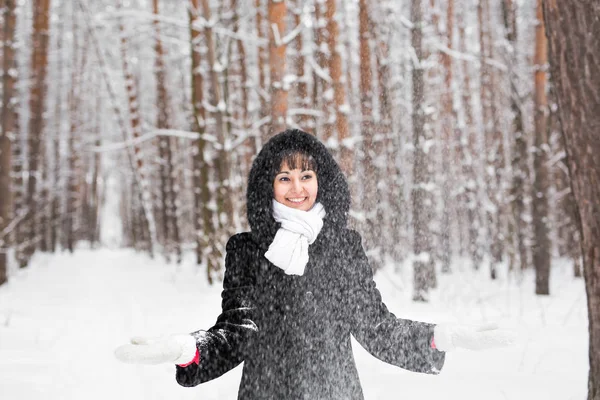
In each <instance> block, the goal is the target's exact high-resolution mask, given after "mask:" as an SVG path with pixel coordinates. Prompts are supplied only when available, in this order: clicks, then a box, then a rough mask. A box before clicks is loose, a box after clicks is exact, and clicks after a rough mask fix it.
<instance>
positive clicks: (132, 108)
mask: <svg viewBox="0 0 600 400" xmlns="http://www.w3.org/2000/svg"><path fill="white" fill-rule="evenodd" d="M119 7H120V3H119ZM119 33H120V42H121V48H120V50H121V63H122V67H123V75H124V77H125V89H126V94H127V105H128V111H129V126H130V129H131V133H132V136H133V139H137V138H139V137H140V136H141V135H142V125H141V123H142V121H141V116H140V112H139V104H140V102H139V98H138V93H137V88H136V85H135V79H134V77H133V74H132V72H131V67H130V65H129V60H128V56H127V50H128V49H127V47H128V42H127V34H126V32H125V27H124V25H123V23H122V22H121V23H119ZM133 154H134V165H133V168H134V170H133V174H134V175H135V176H136V178H137V182H138V183H139V185H138V186H139V188H138V190H139V191H138V197H139V199H140V206H141V210H142V211H143V212H142V214H141V215H140V217H141V220H140V226H139V228H140V230H141V231H146V233H144V234H140V238H147V239H148V241H147V242H145V243H143V247H144V248H145V249H146V250H147V251H148V252H149V253H150V256H151V257H153V256H154V246H155V244H156V222H155V219H154V210H153V207H152V194H151V192H150V185H149V182H148V176H147V174H146V171H145V168H146V167H145V165H144V156H143V154H142V149H141V147H140V145H139V144H136V145H134V149H133ZM142 240H143V239H142Z"/></svg>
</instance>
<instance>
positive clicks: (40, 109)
mask: <svg viewBox="0 0 600 400" xmlns="http://www.w3.org/2000/svg"><path fill="white" fill-rule="evenodd" d="M32 6H33V31H32V46H33V49H32V54H31V71H30V78H29V81H30V90H29V113H30V118H29V135H28V156H27V159H28V164H27V167H28V168H27V199H26V202H27V227H26V240H27V242H26V245H25V249H24V255H25V262H26V263H27V262H29V259H30V258H31V256H32V255H33V253H34V251H35V248H36V245H37V241H38V238H39V231H38V213H37V211H38V210H37V208H38V206H40V204H38V199H37V196H38V194H39V193H38V189H39V188H38V180H40V178H41V174H40V172H41V171H39V168H40V166H41V161H42V160H41V157H42V148H41V144H42V137H43V132H44V112H45V107H46V75H47V68H48V43H49V36H50V0H39V1H36V2H33V3H32Z"/></svg>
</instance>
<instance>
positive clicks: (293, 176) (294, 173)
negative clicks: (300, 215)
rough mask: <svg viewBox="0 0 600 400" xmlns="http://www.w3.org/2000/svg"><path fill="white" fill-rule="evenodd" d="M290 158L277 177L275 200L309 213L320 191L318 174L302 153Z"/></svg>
mask: <svg viewBox="0 0 600 400" xmlns="http://www.w3.org/2000/svg"><path fill="white" fill-rule="evenodd" d="M289 158H291V160H290V161H287V160H285V159H284V161H283V162H282V164H281V168H280V170H279V173H278V174H277V175H276V176H275V181H274V182H273V192H274V197H275V200H276V201H277V202H279V203H281V204H283V205H285V206H288V207H291V208H295V209H297V210H302V211H308V210H310V209H311V208H312V207H313V205H314V204H315V201H316V199H317V192H318V189H319V184H318V181H317V174H316V172H315V171H314V170H313V168H315V167H312V168H311V166H310V163H311V162H310V159H309V158H308V157H307V156H306V155H303V154H301V153H297V154H294V155H292V156H291V157H289ZM303 159H304V160H303ZM313 163H314V161H313ZM305 164H306V165H305ZM299 167H301V168H299Z"/></svg>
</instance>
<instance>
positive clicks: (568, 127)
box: [544, 0, 600, 400]
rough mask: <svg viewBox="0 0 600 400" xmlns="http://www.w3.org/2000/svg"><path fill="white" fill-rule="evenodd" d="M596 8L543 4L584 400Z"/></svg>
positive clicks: (597, 299) (593, 361)
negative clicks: (572, 227)
mask: <svg viewBox="0 0 600 400" xmlns="http://www.w3.org/2000/svg"><path fill="white" fill-rule="evenodd" d="M598 15H600V4H599V3H598V2H597V1H580V2H563V1H556V0H545V1H544V18H545V24H546V27H547V32H546V33H547V35H548V42H549V52H550V57H549V60H550V66H551V74H552V76H553V81H554V83H555V85H556V86H555V87H556V93H557V98H558V110H559V115H560V122H561V126H562V132H563V137H564V140H565V148H566V151H567V159H568V166H569V175H570V177H571V187H572V189H573V194H574V196H575V199H576V201H577V205H578V211H579V212H578V215H579V222H580V229H581V239H582V240H581V248H582V254H583V271H584V276H585V285H586V292H587V309H588V330H589V360H590V369H589V378H588V397H587V398H588V400H600V276H599V274H598V271H600V186H599V185H598V182H600V158H599V157H598V154H600V141H598V127H599V126H600V113H598V110H600V46H598V38H600V24H599V23H598Z"/></svg>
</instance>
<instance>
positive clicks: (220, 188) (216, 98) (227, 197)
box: [201, 0, 234, 273]
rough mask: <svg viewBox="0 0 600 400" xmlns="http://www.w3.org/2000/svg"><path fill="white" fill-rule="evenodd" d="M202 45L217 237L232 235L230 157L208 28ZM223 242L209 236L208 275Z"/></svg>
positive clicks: (207, 13) (207, 15) (204, 2)
mask: <svg viewBox="0 0 600 400" xmlns="http://www.w3.org/2000/svg"><path fill="white" fill-rule="evenodd" d="M201 5H202V11H203V14H204V18H206V19H207V20H210V19H211V10H210V5H209V2H208V0H201ZM204 35H205V39H206V40H205V43H206V47H207V62H208V69H209V71H210V83H211V93H212V98H211V100H212V103H213V104H212V106H213V108H214V109H215V111H214V120H215V133H216V136H217V140H218V143H219V148H218V149H215V153H216V154H215V157H214V159H213V162H214V164H215V165H214V166H215V167H216V172H217V181H218V182H217V193H216V200H217V209H216V211H215V213H216V215H217V220H218V222H219V226H218V230H217V234H223V235H224V236H229V235H230V234H231V233H233V229H234V226H233V203H232V199H231V197H232V196H231V185H230V182H231V177H230V175H231V172H230V166H229V156H228V154H227V151H228V150H227V149H226V147H225V146H226V141H227V140H226V139H227V138H226V128H225V120H224V119H225V114H226V111H227V107H226V103H225V100H224V99H223V96H222V87H221V82H220V74H219V71H218V70H217V68H218V65H217V64H218V59H217V53H216V43H215V40H214V38H213V30H212V28H211V27H210V26H205V27H204ZM222 240H227V238H226V237H223V238H220V239H218V238H217V237H212V238H211V242H213V245H212V246H213V250H212V251H211V253H210V257H214V261H213V262H212V263H211V264H212V266H213V270H211V271H210V272H209V273H213V272H217V271H219V270H220V268H221V262H220V261H221V254H222V248H221V246H219V245H218V243H220V242H221V241H222Z"/></svg>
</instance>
